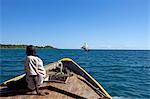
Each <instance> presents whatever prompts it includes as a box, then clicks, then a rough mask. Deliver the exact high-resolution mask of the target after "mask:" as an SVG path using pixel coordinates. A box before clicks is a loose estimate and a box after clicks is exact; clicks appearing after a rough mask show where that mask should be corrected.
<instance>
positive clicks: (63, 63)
mask: <svg viewBox="0 0 150 99" xmlns="http://www.w3.org/2000/svg"><path fill="white" fill-rule="evenodd" d="M45 69H46V71H47V78H46V81H45V82H44V84H43V85H42V86H41V87H40V90H42V91H47V92H48V93H49V95H47V96H37V95H35V91H33V92H26V91H24V90H21V89H18V90H10V89H9V88H7V86H6V85H7V83H8V82H11V81H17V80H18V79H21V78H23V77H24V76H25V74H23V75H20V76H17V77H14V78H12V79H10V80H7V81H5V82H3V83H2V84H1V86H0V98H8V97H9V98H19V99H20V98H21V99H22V98H43V99H45V98H51V99H64V98H67V99H72V98H81V99H85V98H88V99H97V98H99V99H112V97H111V96H110V95H109V94H108V93H107V92H106V91H105V90H104V88H103V87H102V86H101V85H100V84H99V83H98V82H97V81H96V80H95V79H94V78H93V77H92V76H90V75H89V74H88V73H87V72H86V71H85V70H84V69H83V68H82V67H81V66H79V65H78V64H77V63H76V62H74V61H73V60H72V59H70V58H63V59H61V60H59V61H58V62H54V63H51V64H48V65H46V66H45ZM56 71H57V72H56ZM58 71H59V72H58Z"/></svg>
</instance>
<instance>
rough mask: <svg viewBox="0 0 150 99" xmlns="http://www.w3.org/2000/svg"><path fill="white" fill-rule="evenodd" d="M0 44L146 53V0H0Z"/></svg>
mask: <svg viewBox="0 0 150 99" xmlns="http://www.w3.org/2000/svg"><path fill="white" fill-rule="evenodd" d="M0 1H1V2H0V4H1V8H0V9H1V10H0V12H1V15H0V27H1V28H0V29H1V31H0V38H1V39H0V43H2V44H28V45H30V44H32V45H39V46H45V45H52V46H54V47H57V48H62V49H80V48H81V46H82V45H83V43H84V42H87V43H88V45H89V48H91V49H150V18H149V17H150V2H149V0H0Z"/></svg>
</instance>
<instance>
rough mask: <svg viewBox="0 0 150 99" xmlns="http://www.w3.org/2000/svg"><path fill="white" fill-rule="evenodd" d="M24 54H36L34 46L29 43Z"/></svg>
mask: <svg viewBox="0 0 150 99" xmlns="http://www.w3.org/2000/svg"><path fill="white" fill-rule="evenodd" d="M26 54H27V56H30V55H32V56H36V48H35V47H34V46H33V45H29V46H27V47H26Z"/></svg>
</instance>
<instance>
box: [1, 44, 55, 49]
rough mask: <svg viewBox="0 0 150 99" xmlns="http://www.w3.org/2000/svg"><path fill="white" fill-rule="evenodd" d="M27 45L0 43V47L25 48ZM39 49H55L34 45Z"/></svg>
mask: <svg viewBox="0 0 150 99" xmlns="http://www.w3.org/2000/svg"><path fill="white" fill-rule="evenodd" d="M27 46H28V45H15V44H0V49H25V48H26V47H27ZM35 47H36V48H40V49H43V48H44V49H57V48H55V47H53V46H48V45H47V46H35Z"/></svg>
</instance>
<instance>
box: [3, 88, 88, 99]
mask: <svg viewBox="0 0 150 99" xmlns="http://www.w3.org/2000/svg"><path fill="white" fill-rule="evenodd" d="M44 89H48V90H49V91H54V92H57V93H60V94H64V95H67V96H70V97H72V98H77V99H86V98H84V97H82V96H79V95H76V94H74V93H71V92H68V91H65V90H62V89H59V88H56V87H53V86H46V87H41V88H40V90H44ZM16 95H37V94H36V93H35V91H32V92H31V91H28V90H24V89H18V90H11V89H9V88H2V89H1V90H0V97H9V96H16Z"/></svg>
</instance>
